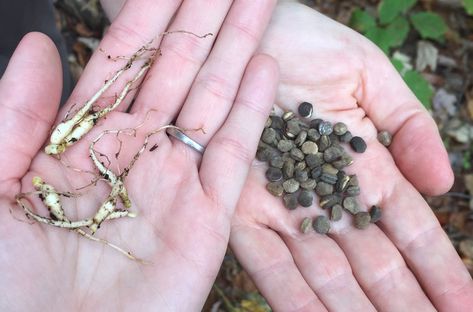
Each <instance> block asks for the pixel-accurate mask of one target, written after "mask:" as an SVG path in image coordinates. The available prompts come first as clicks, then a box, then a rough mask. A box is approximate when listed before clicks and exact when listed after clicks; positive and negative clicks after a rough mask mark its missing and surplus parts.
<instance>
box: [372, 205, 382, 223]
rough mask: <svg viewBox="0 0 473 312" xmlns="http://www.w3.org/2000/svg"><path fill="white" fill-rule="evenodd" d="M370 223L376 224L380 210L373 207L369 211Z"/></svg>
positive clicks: (379, 216)
mask: <svg viewBox="0 0 473 312" xmlns="http://www.w3.org/2000/svg"><path fill="white" fill-rule="evenodd" d="M370 217H371V223H376V222H378V221H379V220H380V219H381V208H379V207H378V206H373V207H371V209H370Z"/></svg>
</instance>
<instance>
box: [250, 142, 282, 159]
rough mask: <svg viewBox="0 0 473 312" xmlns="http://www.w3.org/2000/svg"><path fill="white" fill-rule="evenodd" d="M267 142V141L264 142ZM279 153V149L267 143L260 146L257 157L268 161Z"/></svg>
mask: <svg viewBox="0 0 473 312" xmlns="http://www.w3.org/2000/svg"><path fill="white" fill-rule="evenodd" d="M263 144H265V143H263ZM278 155H279V152H278V150H277V149H275V148H273V147H271V146H269V145H267V144H265V145H264V146H260V147H258V152H257V153H256V158H257V159H258V160H260V161H268V160H270V159H271V158H274V157H276V156H278Z"/></svg>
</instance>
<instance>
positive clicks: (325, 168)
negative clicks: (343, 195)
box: [322, 164, 338, 176]
mask: <svg viewBox="0 0 473 312" xmlns="http://www.w3.org/2000/svg"><path fill="white" fill-rule="evenodd" d="M322 172H323V173H328V174H332V175H335V176H336V175H337V174H338V169H337V168H335V167H334V166H332V165H331V164H324V165H323V166H322Z"/></svg>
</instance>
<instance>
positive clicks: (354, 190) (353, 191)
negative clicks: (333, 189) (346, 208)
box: [345, 185, 360, 196]
mask: <svg viewBox="0 0 473 312" xmlns="http://www.w3.org/2000/svg"><path fill="white" fill-rule="evenodd" d="M345 192H346V193H347V195H348V196H358V195H360V187H359V186H356V185H352V186H349V187H347V189H346V190H345Z"/></svg>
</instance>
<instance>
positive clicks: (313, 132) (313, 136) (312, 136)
mask: <svg viewBox="0 0 473 312" xmlns="http://www.w3.org/2000/svg"><path fill="white" fill-rule="evenodd" d="M307 139H308V140H310V141H312V142H317V141H318V140H319V139H320V134H319V131H317V129H312V128H310V129H309V130H307Z"/></svg>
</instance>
